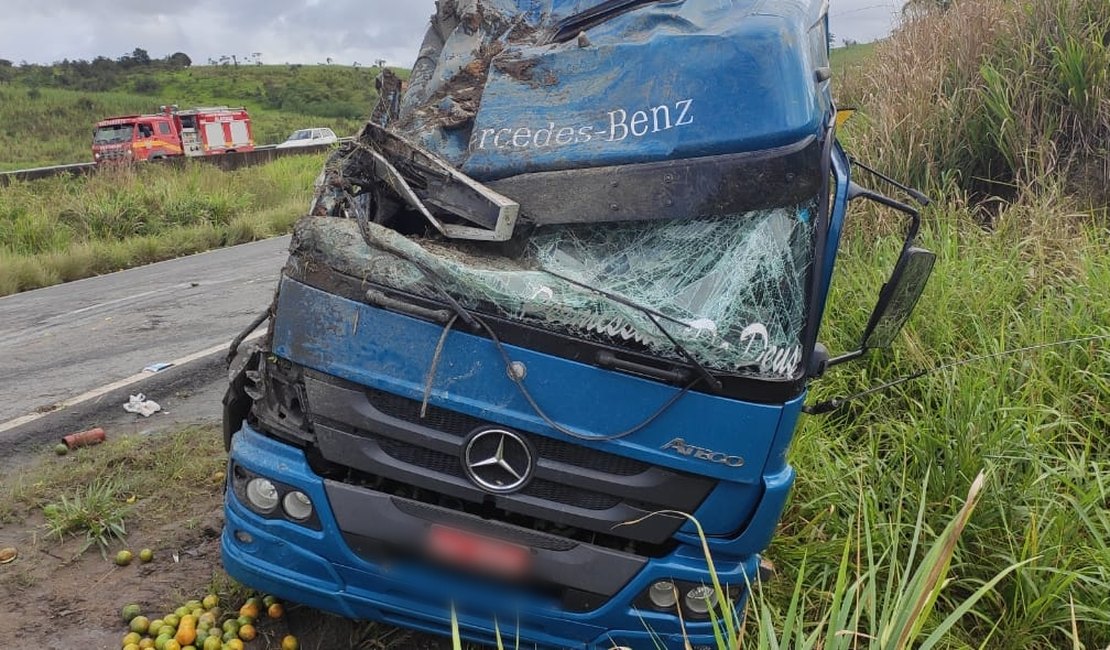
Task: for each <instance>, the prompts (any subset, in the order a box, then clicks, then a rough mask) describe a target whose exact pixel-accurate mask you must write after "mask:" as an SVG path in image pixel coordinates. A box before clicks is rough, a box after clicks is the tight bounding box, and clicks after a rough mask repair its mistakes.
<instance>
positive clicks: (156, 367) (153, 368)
mask: <svg viewBox="0 0 1110 650" xmlns="http://www.w3.org/2000/svg"><path fill="white" fill-rule="evenodd" d="M172 367H173V364H172V363H166V362H160V363H152V364H150V365H149V366H147V367H145V368H143V372H152V373H158V372H162V371H163V370H169V369H170V368H172Z"/></svg>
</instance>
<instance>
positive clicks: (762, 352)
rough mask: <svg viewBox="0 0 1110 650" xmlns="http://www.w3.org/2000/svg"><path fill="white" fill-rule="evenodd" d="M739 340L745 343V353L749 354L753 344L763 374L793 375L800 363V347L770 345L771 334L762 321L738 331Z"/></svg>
mask: <svg viewBox="0 0 1110 650" xmlns="http://www.w3.org/2000/svg"><path fill="white" fill-rule="evenodd" d="M740 342H741V343H747V344H748V345H747V347H745V348H744V353H745V354H751V352H752V347H753V346H755V349H756V351H757V352H758V356H757V357H756V362H757V363H759V369H760V371H762V372H763V373H765V374H774V375H779V376H782V377H793V376H794V373H796V372H797V371H798V366H799V365H801V363H802V347H801V346H800V345H796V346H794V347H792V348H784V347H778V346H776V345H771V334H770V332H769V331H768V330H767V326H766V325H764V324H763V323H753V324H751V325H748V326H747V327H745V328H744V330H743V331H742V332H740Z"/></svg>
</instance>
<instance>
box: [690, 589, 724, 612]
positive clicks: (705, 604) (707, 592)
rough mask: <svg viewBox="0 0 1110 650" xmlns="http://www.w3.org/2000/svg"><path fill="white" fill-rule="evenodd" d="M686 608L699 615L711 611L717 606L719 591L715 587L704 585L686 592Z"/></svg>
mask: <svg viewBox="0 0 1110 650" xmlns="http://www.w3.org/2000/svg"><path fill="white" fill-rule="evenodd" d="M685 602H686V609H687V610H688V611H690V612H692V613H694V614H697V615H699V616H704V615H706V614H708V613H709V610H711V609H713V608H714V607H716V606H717V592H716V591H714V590H713V587H710V586H708V585H702V586H700V587H694V588H693V589H691V590H690V591H687V592H686V601H685Z"/></svg>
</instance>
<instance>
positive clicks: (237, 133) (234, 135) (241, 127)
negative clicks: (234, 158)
mask: <svg viewBox="0 0 1110 650" xmlns="http://www.w3.org/2000/svg"><path fill="white" fill-rule="evenodd" d="M250 144H251V136H250V132H249V130H248V129H247V123H246V122H245V121H243V120H235V121H234V122H232V123H231V146H233V147H235V148H236V149H241V148H243V147H249V146H250Z"/></svg>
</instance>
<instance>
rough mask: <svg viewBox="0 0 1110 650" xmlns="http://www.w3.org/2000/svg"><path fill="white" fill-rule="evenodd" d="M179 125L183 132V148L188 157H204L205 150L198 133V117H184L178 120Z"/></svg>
mask: <svg viewBox="0 0 1110 650" xmlns="http://www.w3.org/2000/svg"><path fill="white" fill-rule="evenodd" d="M178 124H179V125H180V127H179V128H180V130H181V148H182V149H184V150H185V155H186V156H201V155H204V150H203V148H202V147H201V143H200V137H199V134H198V133H197V116H196V115H182V116H180V117H179V118H178Z"/></svg>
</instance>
